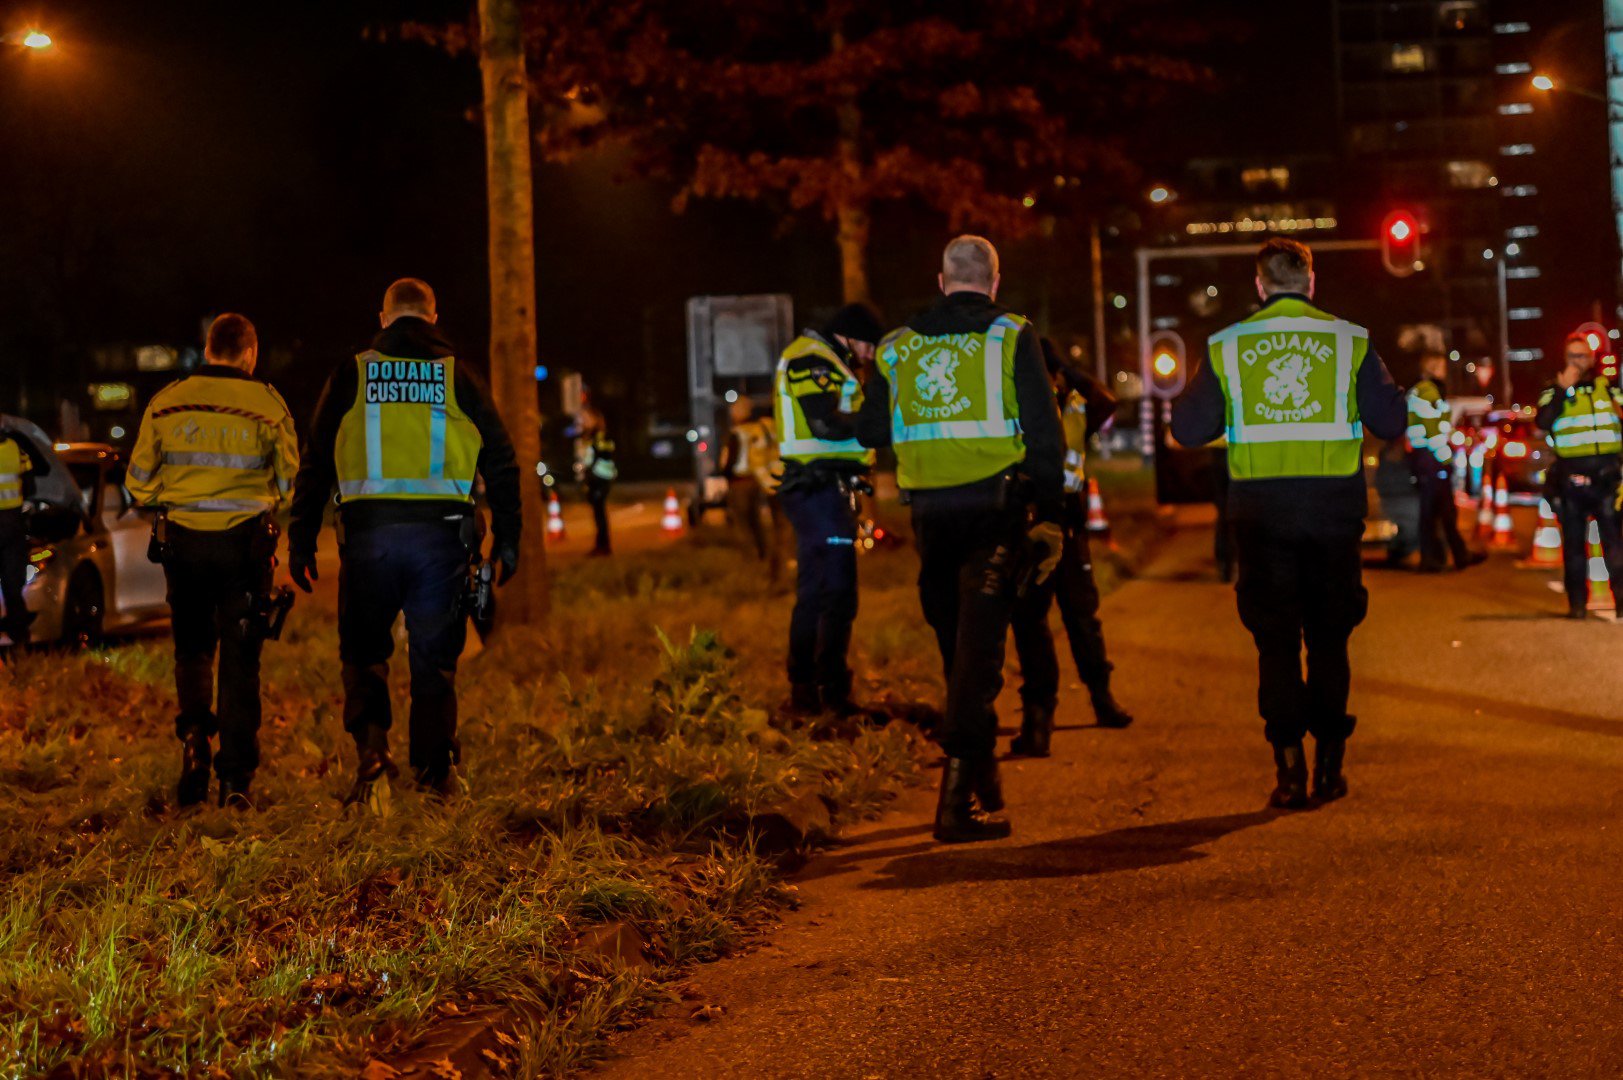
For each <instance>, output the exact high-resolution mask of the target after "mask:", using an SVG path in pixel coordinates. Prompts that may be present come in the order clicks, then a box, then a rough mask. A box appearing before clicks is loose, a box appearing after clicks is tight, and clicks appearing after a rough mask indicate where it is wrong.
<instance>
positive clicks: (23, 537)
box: [0, 510, 28, 639]
mask: <svg viewBox="0 0 1623 1080" xmlns="http://www.w3.org/2000/svg"><path fill="white" fill-rule="evenodd" d="M27 581H28V530H27V528H26V527H25V526H24V524H23V512H22V511H21V510H0V600H4V601H5V605H6V617H5V621H4V622H0V630H4V631H9V633H10V634H11V636H12V638H13V639H15V638H17V637H19V636H20V635H22V634H23V633H24V632H25V631H26V629H27V628H26V625H25V624H26V620H27V615H26V613H27V611H28V605H27V603H26V602H25V601H24V599H23V586H24V585H25V584H26V583H27Z"/></svg>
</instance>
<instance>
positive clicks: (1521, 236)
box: [1505, 225, 1538, 240]
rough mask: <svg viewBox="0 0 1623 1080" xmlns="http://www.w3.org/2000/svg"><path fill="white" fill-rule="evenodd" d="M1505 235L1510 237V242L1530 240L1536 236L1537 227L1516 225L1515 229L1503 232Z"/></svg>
mask: <svg viewBox="0 0 1623 1080" xmlns="http://www.w3.org/2000/svg"><path fill="white" fill-rule="evenodd" d="M1505 235H1506V236H1508V237H1510V238H1511V239H1512V240H1530V239H1532V238H1533V237H1535V236H1537V235H1538V226H1537V225H1517V226H1516V227H1515V228H1512V229H1507V230H1506V231H1505Z"/></svg>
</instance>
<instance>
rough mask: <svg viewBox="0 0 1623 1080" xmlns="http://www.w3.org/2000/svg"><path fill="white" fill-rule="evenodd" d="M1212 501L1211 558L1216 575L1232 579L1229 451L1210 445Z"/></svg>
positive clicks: (1232, 531)
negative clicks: (1214, 510)
mask: <svg viewBox="0 0 1623 1080" xmlns="http://www.w3.org/2000/svg"><path fill="white" fill-rule="evenodd" d="M1211 454H1212V463H1211V465H1212V503H1213V505H1214V506H1216V507H1217V527H1216V528H1215V529H1213V530H1212V559H1213V560H1214V561H1215V562H1216V563H1217V576H1218V577H1219V578H1221V579H1222V580H1224V581H1233V580H1234V526H1233V525H1231V524H1229V451H1228V447H1227V446H1214V447H1212V451H1211Z"/></svg>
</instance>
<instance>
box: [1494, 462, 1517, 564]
mask: <svg viewBox="0 0 1623 1080" xmlns="http://www.w3.org/2000/svg"><path fill="white" fill-rule="evenodd" d="M1493 549H1494V550H1495V551H1514V550H1515V549H1516V531H1515V526H1514V525H1513V524H1512V523H1511V520H1510V489H1509V488H1508V487H1507V486H1506V485H1505V478H1504V477H1503V476H1501V477H1500V478H1499V486H1498V487H1497V488H1495V489H1494V492H1493Z"/></svg>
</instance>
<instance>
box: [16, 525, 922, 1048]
mask: <svg viewBox="0 0 1623 1080" xmlns="http://www.w3.org/2000/svg"><path fill="white" fill-rule="evenodd" d="M883 562H884V560H883V559H875V560H872V561H870V563H869V564H867V566H865V570H868V569H870V568H873V567H876V566H879V565H880V564H882V563H883ZM898 564H899V568H901V572H899V573H894V574H892V575H891V577H892V578H893V579H894V580H893V581H892V582H890V583H889V584H886V581H885V574H884V573H878V574H875V575H874V577H875V581H874V584H873V588H872V589H871V590H869V591H865V595H864V603H865V604H867V605H868V606H869V607H870V608H871V609H872V612H871V614H872V616H873V617H874V618H876V619H877V620H878V621H879V622H878V625H884V624H887V623H890V624H896V623H901V622H902V621H903V620H904V619H905V622H906V623H907V624H910V625H913V626H916V625H917V622H918V620H917V616H916V608H913V607H912V605H913V604H914V603H916V601H914V600H913V599H912V597H911V594H910V589H909V588H908V587H907V585H906V584H905V577H904V575H905V568H904V567H905V562H904V561H903V560H901V559H900V557H898ZM558 601H559V603H558V607H559V611H558V616H557V618H556V621H555V625H554V629H553V633H552V634H551V635H550V636H548V637H547V638H545V639H543V638H540V637H538V636H533V635H528V634H525V633H521V632H517V631H514V632H512V633H510V634H508V635H506V636H505V638H500V639H498V640H497V641H496V643H494V644H493V645H492V647H491V648H489V649H487V650H485V651H484V652H483V653H481V654H480V655H478V656H475V657H473V658H472V659H471V660H470V661H469V662H468V663H467V664H466V665H465V667H464V673H463V676H462V680H461V682H462V701H463V723H462V742H463V746H464V756H465V759H466V761H465V774H466V777H467V781H468V784H469V786H470V789H471V797H465V798H460V799H455V800H452V801H451V802H449V803H444V804H442V803H438V802H435V801H432V800H429V799H426V798H424V797H422V796H420V795H418V794H417V793H415V792H414V791H412V790H411V789H410V788H409V786H405V785H397V786H396V787H394V788H392V789H380V790H379V793H378V797H377V798H376V799H374V800H373V802H372V803H371V804H370V805H369V806H367V807H365V808H360V809H357V810H353V811H351V812H348V813H345V812H344V811H343V810H341V808H340V807H339V805H338V802H337V798H336V796H337V794H338V793H339V792H340V791H341V790H342V788H343V785H344V774H345V773H346V771H347V770H348V768H349V767H350V766H351V765H352V764H353V760H352V755H351V753H350V751H349V749H348V738H347V736H345V735H344V733H343V732H342V731H341V730H340V728H339V722H338V719H337V716H338V708H339V699H338V689H337V688H338V678H337V676H338V672H337V661H336V655H335V642H334V640H333V636H332V629H331V625H332V623H331V612H330V610H328V611H323V610H319V609H314V610H312V609H301V610H300V611H299V612H297V613H296V615H295V622H294V623H293V625H291V626H290V628H289V634H288V640H287V641H286V642H284V643H283V644H282V645H279V646H271V647H270V648H269V649H268V650H267V653H266V674H265V685H266V689H267V709H266V723H265V728H264V730H263V731H262V743H263V748H264V759H265V764H264V766H263V767H262V769H261V772H260V774H259V777H258V778H257V780H256V784H255V790H256V794H257V796H258V798H259V799H260V801H261V803H262V806H261V808H260V809H259V810H257V811H255V812H252V813H248V814H238V813H233V812H229V811H220V810H215V809H205V810H201V811H198V812H194V813H189V814H182V813H179V812H177V811H176V810H174V808H173V807H171V806H170V805H169V801H170V795H169V791H170V786H171V785H172V783H173V779H174V767H175V758H176V751H175V745H176V744H175V743H174V741H173V737H172V717H173V697H172V691H171V690H170V686H169V680H170V677H171V669H170V666H169V659H168V649H167V646H166V645H165V643H164V642H162V641H161V640H159V641H144V642H139V643H135V644H130V645H125V646H122V647H119V648H117V649H113V650H111V651H107V652H102V653H91V654H84V655H80V656H73V657H62V656H49V655H30V656H23V657H19V658H17V659H16V660H15V661H14V662H11V663H9V664H6V665H4V666H3V667H0V817H3V820H4V821H5V822H6V825H7V827H6V829H5V830H3V831H0V885H3V890H0V1074H3V1075H17V1076H24V1075H37V1074H41V1073H48V1072H50V1071H52V1070H53V1069H58V1068H65V1069H69V1070H73V1071H75V1072H78V1073H81V1074H99V1073H105V1072H120V1073H132V1074H138V1075H139V1074H151V1075H157V1074H160V1073H164V1074H177V1073H178V1074H182V1075H196V1076H204V1075H262V1074H281V1075H289V1074H297V1075H300V1076H340V1075H342V1076H353V1075H356V1074H357V1072H359V1071H360V1070H361V1069H363V1068H365V1067H366V1066H367V1064H368V1063H369V1062H374V1061H389V1060H395V1059H397V1057H398V1055H401V1054H403V1053H406V1052H408V1051H409V1050H410V1048H411V1047H412V1046H413V1045H414V1044H416V1043H417V1042H418V1041H419V1040H420V1039H421V1038H422V1036H423V1035H424V1033H425V1032H428V1031H430V1030H433V1029H435V1028H436V1027H438V1026H440V1025H442V1024H443V1023H445V1022H446V1021H447V1019H448V1018H456V1017H465V1016H467V1015H468V1014H469V1013H481V1012H482V1011H484V1010H490V1011H492V1013H493V1014H494V1015H497V1016H499V1017H500V1018H501V1019H500V1023H501V1024H502V1025H503V1032H504V1034H503V1041H502V1044H501V1045H502V1050H501V1052H500V1053H499V1054H497V1055H496V1058H497V1059H499V1060H495V1061H493V1062H492V1064H493V1066H495V1067H498V1068H500V1069H503V1070H506V1071H509V1072H512V1073H514V1074H520V1075H535V1074H552V1073H557V1072H559V1071H563V1070H566V1069H568V1068H570V1067H571V1066H574V1065H577V1064H579V1063H581V1062H583V1061H584V1060H587V1059H589V1057H590V1055H591V1054H592V1053H593V1051H594V1048H595V1046H596V1045H597V1042H598V1039H599V1037H600V1035H601V1033H602V1032H603V1031H604V1030H605V1029H607V1028H611V1027H613V1026H616V1025H618V1024H622V1023H624V1022H626V1021H627V1019H628V1018H629V1017H630V1016H632V1015H633V1014H634V1013H635V1012H636V1011H637V1010H638V1009H639V1008H641V1007H643V1006H645V1005H646V1004H647V1003H648V1002H649V1001H650V1000H651V999H652V997H653V995H655V994H656V993H657V984H656V983H655V981H654V978H657V977H658V976H659V975H661V974H663V973H665V972H670V971H672V970H674V969H675V967H676V966H677V965H681V964H685V963H689V962H692V961H696V960H704V959H708V958H711V957H714V956H717V955H719V954H721V953H723V952H725V951H726V950H727V949H728V948H729V947H731V946H733V945H734V944H735V943H736V942H737V941H738V940H739V939H740V937H741V936H742V935H743V934H745V933H747V932H748V931H749V930H750V929H751V928H752V927H754V926H757V925H759V924H760V923H761V921H762V920H763V919H764V918H765V917H767V916H768V915H769V914H770V912H771V911H772V910H773V909H774V908H775V907H777V906H779V905H781V904H782V903H784V902H785V901H786V899H787V898H788V894H787V893H786V891H785V890H784V888H783V886H782V885H781V884H780V883H779V879H778V877H777V874H776V872H775V870H774V868H773V866H772V865H771V863H770V860H769V859H768V858H767V855H766V853H764V852H762V851H761V850H759V849H758V847H757V846H756V845H755V844H754V842H753V838H754V832H753V829H754V823H755V822H756V821H757V820H759V819H760V818H761V816H762V815H765V814H769V813H771V812H773V811H775V810H777V809H779V808H783V807H790V806H793V805H795V804H796V803H797V801H798V802H804V800H806V799H807V798H811V799H814V800H818V801H821V802H822V803H823V804H824V805H825V806H828V807H831V808H832V809H833V812H834V815H835V818H836V820H840V819H849V818H850V817H852V816H856V815H861V814H864V813H867V812H869V811H871V810H873V809H874V808H876V807H877V806H878V805H880V804H881V803H882V802H883V801H884V800H885V799H886V798H888V797H889V796H890V795H891V794H893V793H894V792H895V791H896V789H897V788H898V787H899V786H900V785H901V784H902V783H905V782H906V781H907V780H908V778H910V777H911V776H912V775H913V773H914V771H915V767H916V765H915V761H916V746H915V745H914V740H913V737H912V736H911V735H910V734H909V733H906V732H905V731H903V730H899V729H879V730H872V731H865V732H862V733H860V734H858V735H856V737H855V738H853V739H850V740H846V739H838V740H826V741H825V740H817V739H813V738H812V737H810V735H808V734H807V733H806V732H804V731H801V730H797V729H792V728H785V727H780V726H777V725H775V724H774V723H773V722H772V720H771V718H770V715H769V713H768V711H767V706H768V705H770V704H771V703H772V699H773V698H774V697H775V695H776V694H777V693H778V692H779V691H780V687H781V674H780V668H779V665H780V664H781V653H780V650H781V642H782V627H783V620H784V619H785V618H786V614H787V610H786V609H787V605H786V604H785V603H784V602H783V599H782V597H781V595H779V596H777V597H763V596H762V594H761V586H760V585H759V584H758V583H757V582H755V581H753V580H751V579H750V577H749V576H748V575H744V574H740V573H739V572H738V557H737V554H736V552H734V551H731V550H728V549H724V548H717V547H700V548H697V549H692V550H686V551H683V552H680V553H677V552H671V553H664V554H662V555H660V556H651V557H649V558H647V559H643V560H638V562H637V563H635V564H632V563H628V564H626V565H624V566H606V567H601V568H600V567H595V566H594V567H589V568H586V569H584V570H582V571H581V572H579V573H573V572H572V573H571V574H570V575H569V576H568V577H567V578H564V579H562V584H561V587H560V589H559V596H558ZM892 609H894V610H892ZM892 616H894V618H892ZM695 624H697V625H709V626H715V627H719V628H721V630H720V632H712V631H703V630H692V629H691V627H692V626H693V625H695ZM914 632H915V633H916V634H917V635H918V640H917V642H916V643H915V644H916V647H915V648H914V650H913V652H914V655H915V656H916V657H917V658H918V659H917V661H916V663H915V664H914V665H913V666H912V667H911V668H910V667H908V666H907V665H906V664H904V663H902V662H901V661H900V660H899V659H898V660H896V661H892V662H891V663H889V664H888V665H887V668H888V672H887V685H888V686H890V687H892V688H895V689H897V690H898V692H901V693H908V694H911V693H915V692H923V693H928V692H929V690H930V687H931V681H932V675H933V673H932V672H930V671H929V668H930V667H932V666H933V664H932V657H931V650H930V648H929V643H928V639H927V637H925V636H924V634H925V632H924V631H923V630H922V628H920V629H918V630H916V631H914ZM883 633H884V635H886V636H887V637H889V638H892V639H895V640H893V641H892V642H891V643H890V644H889V646H888V647H890V648H895V649H896V650H897V651H898V654H899V653H900V650H901V648H902V647H903V645H904V641H903V640H902V638H903V637H905V632H903V631H898V630H895V629H887V630H885V631H884V632H883ZM724 641H725V642H727V643H728V644H732V643H735V642H736V643H737V652H736V653H734V652H732V651H730V650H729V648H728V647H727V646H726V645H724V644H723V642H724ZM863 647H864V646H863V644H862V639H861V638H860V637H859V643H858V649H859V653H860V651H861V650H862V648H863ZM396 666H397V667H403V665H398V664H397V665H396ZM397 674H399V673H398V672H397ZM403 689H404V688H403V686H401V687H397V708H398V707H400V706H402V705H403V703H404V702H403ZM398 715H400V716H404V712H403V711H400V712H399V713H398ZM404 726H405V725H404V724H403V723H402V724H400V725H399V726H398V727H397V730H396V735H395V739H396V746H397V750H398V751H399V752H401V753H404V749H405V747H404V741H405V732H404ZM605 923H624V924H627V925H629V926H631V927H634V928H635V929H636V931H637V932H638V934H639V935H640V938H641V940H642V941H644V942H645V943H646V948H645V950H644V951H645V952H646V954H647V958H648V960H649V961H650V962H651V964H652V969H651V970H652V975H653V977H650V975H649V973H648V969H647V968H642V969H639V968H638V967H636V966H632V967H627V966H624V965H623V964H621V963H620V962H618V961H616V960H615V959H613V958H612V957H610V956H607V955H605V954H604V953H603V952H602V951H601V950H596V949H594V948H593V947H592V946H591V944H590V939H591V936H592V931H593V929H594V928H596V927H599V926H601V925H602V924H605Z"/></svg>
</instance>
